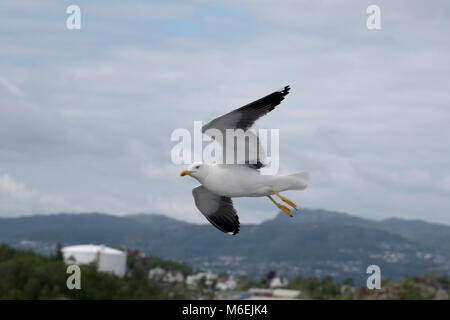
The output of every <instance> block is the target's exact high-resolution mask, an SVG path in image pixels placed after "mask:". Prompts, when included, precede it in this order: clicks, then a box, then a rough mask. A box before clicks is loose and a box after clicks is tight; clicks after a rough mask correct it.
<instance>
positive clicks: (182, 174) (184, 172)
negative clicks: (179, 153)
mask: <svg viewBox="0 0 450 320" xmlns="http://www.w3.org/2000/svg"><path fill="white" fill-rule="evenodd" d="M191 173H192V171H189V170H184V171H182V172H181V173H180V176H182V177H183V176H186V175H189V174H191Z"/></svg>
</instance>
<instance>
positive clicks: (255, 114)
mask: <svg viewBox="0 0 450 320" xmlns="http://www.w3.org/2000/svg"><path fill="white" fill-rule="evenodd" d="M289 90H291V88H290V87H289V86H286V87H284V88H283V89H281V90H278V91H275V92H272V93H271V94H269V95H267V96H265V97H263V98H261V99H258V100H256V101H253V102H251V103H249V104H247V105H245V106H243V107H240V108H238V109H236V110H234V111H231V112H229V113H227V114H225V115H223V116H220V117H218V118H216V119H214V120H212V121H210V122H208V123H207V124H205V125H204V126H203V127H202V132H203V133H205V132H206V130H208V129H212V128H214V129H218V130H220V131H224V130H225V129H242V130H244V131H246V130H247V129H248V128H250V127H251V126H252V125H253V124H254V123H255V121H256V120H258V119H259V118H261V117H262V116H264V115H265V114H267V113H268V112H270V111H272V110H273V109H275V107H276V106H277V105H279V104H280V103H281V101H283V100H284V97H285V96H286V95H287V94H288V93H289Z"/></svg>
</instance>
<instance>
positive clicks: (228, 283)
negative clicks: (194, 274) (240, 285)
mask: <svg viewBox="0 0 450 320" xmlns="http://www.w3.org/2000/svg"><path fill="white" fill-rule="evenodd" d="M236 286H237V282H236V279H234V277H233V276H230V277H228V278H227V279H221V280H219V281H217V284H216V288H217V289H219V290H234V289H236Z"/></svg>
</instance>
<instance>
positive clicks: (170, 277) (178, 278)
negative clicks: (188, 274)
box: [164, 271, 184, 283]
mask: <svg viewBox="0 0 450 320" xmlns="http://www.w3.org/2000/svg"><path fill="white" fill-rule="evenodd" d="M164 281H166V282H170V283H175V282H184V276H183V274H182V273H181V272H179V271H169V272H167V273H166V275H165V276H164Z"/></svg>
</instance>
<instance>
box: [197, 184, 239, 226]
mask: <svg viewBox="0 0 450 320" xmlns="http://www.w3.org/2000/svg"><path fill="white" fill-rule="evenodd" d="M192 195H193V196H194V200H195V205H196V206H197V208H198V210H200V212H201V213H203V215H204V216H205V217H206V219H208V221H209V222H211V224H212V225H213V226H215V227H216V228H217V229H219V230H220V231H223V232H226V233H229V234H233V235H235V234H237V233H238V232H239V217H238V215H237V213H236V210H235V209H234V207H233V201H232V200H231V198H228V197H221V196H219V195H217V194H215V193H212V192H210V191H208V190H207V189H206V188H205V187H203V186H199V187H197V188H195V189H192Z"/></svg>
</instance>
